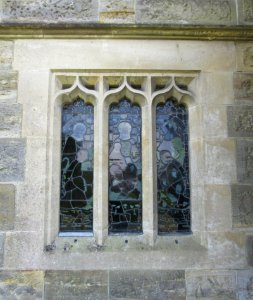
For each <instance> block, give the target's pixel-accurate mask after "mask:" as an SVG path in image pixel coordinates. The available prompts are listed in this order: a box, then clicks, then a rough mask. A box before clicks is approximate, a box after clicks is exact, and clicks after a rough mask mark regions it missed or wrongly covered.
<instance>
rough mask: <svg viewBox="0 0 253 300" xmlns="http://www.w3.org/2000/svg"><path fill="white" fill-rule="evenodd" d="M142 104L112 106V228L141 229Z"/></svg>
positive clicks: (119, 231) (125, 101)
mask: <svg viewBox="0 0 253 300" xmlns="http://www.w3.org/2000/svg"><path fill="white" fill-rule="evenodd" d="M141 182H142V178H141V108H140V107H139V106H137V105H132V104H131V103H130V102H129V101H127V100H122V101H120V102H119V104H114V105H111V106H110V115H109V232H110V233H140V232H142V183H141Z"/></svg>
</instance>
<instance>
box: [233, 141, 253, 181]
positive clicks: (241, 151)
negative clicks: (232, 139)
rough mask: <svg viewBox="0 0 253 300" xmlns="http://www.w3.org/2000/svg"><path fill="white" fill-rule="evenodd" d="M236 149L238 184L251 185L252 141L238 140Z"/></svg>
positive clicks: (252, 165)
mask: <svg viewBox="0 0 253 300" xmlns="http://www.w3.org/2000/svg"><path fill="white" fill-rule="evenodd" d="M236 148H237V149H236V150H237V151H236V157H237V179H238V182H240V183H244V184H252V183H253V140H238V141H237V146H236Z"/></svg>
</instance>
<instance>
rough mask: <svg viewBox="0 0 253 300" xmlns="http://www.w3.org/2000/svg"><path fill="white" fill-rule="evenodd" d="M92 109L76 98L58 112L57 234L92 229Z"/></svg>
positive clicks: (89, 230)
mask: <svg viewBox="0 0 253 300" xmlns="http://www.w3.org/2000/svg"><path fill="white" fill-rule="evenodd" d="M93 140H94V118H93V106H92V105H88V104H85V102H84V101H83V100H82V99H80V98H78V99H77V100H76V101H74V102H73V103H72V104H70V105H65V106H64V107H63V109H62V139H61V142H62V147H61V150H62V166H61V201H60V231H61V232H76V231H86V232H91V231H92V227H93V149H94V147H93V143H94V142H93Z"/></svg>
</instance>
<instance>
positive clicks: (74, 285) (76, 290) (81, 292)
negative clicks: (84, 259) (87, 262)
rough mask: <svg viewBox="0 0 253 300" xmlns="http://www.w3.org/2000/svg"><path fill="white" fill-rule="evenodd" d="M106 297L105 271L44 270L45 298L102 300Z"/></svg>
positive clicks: (49, 299) (106, 280) (54, 299)
mask: <svg viewBox="0 0 253 300" xmlns="http://www.w3.org/2000/svg"><path fill="white" fill-rule="evenodd" d="M107 297H108V272H107V271H67V270H62V271H46V274H45V296H44V299H45V300H56V299H61V300H64V299H66V300H67V299H68V300H75V299H96V300H104V299H107Z"/></svg>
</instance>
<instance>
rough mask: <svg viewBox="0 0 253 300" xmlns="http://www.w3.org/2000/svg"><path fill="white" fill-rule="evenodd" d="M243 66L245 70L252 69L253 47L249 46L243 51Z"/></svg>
mask: <svg viewBox="0 0 253 300" xmlns="http://www.w3.org/2000/svg"><path fill="white" fill-rule="evenodd" d="M243 65H244V67H247V68H252V67H253V46H249V47H247V48H245V49H244V51H243Z"/></svg>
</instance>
